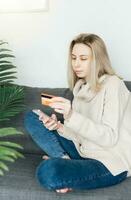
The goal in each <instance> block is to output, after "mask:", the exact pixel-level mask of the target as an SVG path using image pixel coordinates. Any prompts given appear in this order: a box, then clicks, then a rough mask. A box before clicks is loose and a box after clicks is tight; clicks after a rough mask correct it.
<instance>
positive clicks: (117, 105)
mask: <svg viewBox="0 0 131 200" xmlns="http://www.w3.org/2000/svg"><path fill="white" fill-rule="evenodd" d="M129 93H130V92H129V90H128V89H127V87H126V86H125V84H124V82H123V81H122V80H120V79H112V80H111V81H110V83H109V84H108V86H107V88H106V93H105V99H104V105H103V114H102V118H101V122H99V123H97V122H95V121H93V120H92V119H90V118H89V117H85V116H83V115H82V114H80V113H78V112H76V111H74V110H73V111H72V115H71V116H70V118H69V119H68V120H65V121H64V124H65V126H66V127H69V128H70V129H71V130H73V131H74V132H75V133H76V134H78V135H79V136H81V137H83V138H85V139H88V140H90V141H92V142H94V143H96V144H97V145H100V146H103V147H104V146H105V147H111V146H113V145H115V144H116V143H117V141H118V138H119V129H120V125H121V123H122V118H123V115H124V110H125V107H126V105H127V102H128V98H129Z"/></svg>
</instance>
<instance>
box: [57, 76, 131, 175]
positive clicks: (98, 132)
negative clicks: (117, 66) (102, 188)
mask: <svg viewBox="0 0 131 200" xmlns="http://www.w3.org/2000/svg"><path fill="white" fill-rule="evenodd" d="M99 81H100V82H102V84H103V88H102V89H101V91H100V92H98V93H97V94H96V93H94V92H92V91H91V90H90V87H89V84H88V83H85V84H84V80H82V79H79V80H78V81H77V83H76V84H75V87H74V89H73V94H74V99H73V102H72V110H73V112H72V115H71V116H70V118H68V120H64V131H63V133H60V132H58V133H59V134H60V135H61V136H63V137H65V138H67V139H69V140H72V141H73V142H74V144H75V146H76V148H77V150H78V152H79V154H80V155H81V156H82V157H85V158H86V157H87V158H93V159H97V160H99V161H100V162H102V163H103V164H104V165H105V166H106V167H107V168H108V169H109V170H110V172H111V173H112V174H113V175H117V174H119V173H121V172H123V171H125V170H127V171H128V176H131V93H130V91H129V90H128V89H127V87H126V85H125V83H124V81H123V80H120V79H119V78H118V77H117V76H115V75H113V76H111V75H106V74H105V75H103V76H101V77H100V79H99Z"/></svg>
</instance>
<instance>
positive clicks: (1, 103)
mask: <svg viewBox="0 0 131 200" xmlns="http://www.w3.org/2000/svg"><path fill="white" fill-rule="evenodd" d="M6 44H8V43H7V42H3V41H0V127H1V128H0V175H4V170H6V171H8V170H9V168H8V166H7V164H6V161H9V162H14V161H15V159H17V158H19V157H20V158H24V156H23V154H21V153H20V152H18V151H17V150H16V148H18V149H23V147H22V146H21V145H19V144H16V143H13V142H10V141H5V140H4V137H6V136H10V135H16V134H23V133H21V132H20V131H17V130H16V129H15V128H13V127H3V126H2V123H3V122H4V121H7V120H10V118H11V117H13V116H15V115H17V114H18V113H20V112H21V111H22V110H23V109H24V103H23V102H24V101H23V100H24V91H23V87H21V86H18V85H16V84H14V79H16V76H15V74H16V66H14V65H13V64H12V61H11V59H12V58H14V56H13V55H12V51H11V50H9V49H7V48H5V47H3V46H5V45H6Z"/></svg>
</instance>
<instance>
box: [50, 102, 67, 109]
mask: <svg viewBox="0 0 131 200" xmlns="http://www.w3.org/2000/svg"><path fill="white" fill-rule="evenodd" d="M49 106H50V107H51V108H59V109H64V103H50V104H49Z"/></svg>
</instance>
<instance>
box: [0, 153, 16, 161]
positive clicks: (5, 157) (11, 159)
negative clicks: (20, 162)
mask: <svg viewBox="0 0 131 200" xmlns="http://www.w3.org/2000/svg"><path fill="white" fill-rule="evenodd" d="M0 160H4V161H9V162H14V161H15V159H13V158H12V157H9V156H5V155H4V156H2V155H0Z"/></svg>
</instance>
